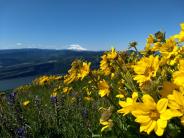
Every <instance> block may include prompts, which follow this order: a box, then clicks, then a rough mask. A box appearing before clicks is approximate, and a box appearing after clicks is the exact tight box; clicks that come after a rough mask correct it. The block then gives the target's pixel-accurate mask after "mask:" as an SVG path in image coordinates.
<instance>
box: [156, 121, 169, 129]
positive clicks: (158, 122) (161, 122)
mask: <svg viewBox="0 0 184 138" xmlns="http://www.w3.org/2000/svg"><path fill="white" fill-rule="evenodd" d="M166 126H167V121H166V120H162V119H158V120H157V127H158V128H166Z"/></svg>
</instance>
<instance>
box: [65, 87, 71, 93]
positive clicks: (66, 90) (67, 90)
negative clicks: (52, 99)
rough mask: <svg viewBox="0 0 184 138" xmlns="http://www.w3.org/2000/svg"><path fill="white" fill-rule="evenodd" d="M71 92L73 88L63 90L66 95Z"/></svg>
mask: <svg viewBox="0 0 184 138" xmlns="http://www.w3.org/2000/svg"><path fill="white" fill-rule="evenodd" d="M71 90H72V88H71V87H64V88H63V92H64V93H66V94H68V93H69V92H70V91H71Z"/></svg>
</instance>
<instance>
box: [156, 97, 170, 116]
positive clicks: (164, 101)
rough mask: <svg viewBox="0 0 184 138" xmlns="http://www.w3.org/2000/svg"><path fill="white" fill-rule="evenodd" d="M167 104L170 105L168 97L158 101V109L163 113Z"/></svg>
mask: <svg viewBox="0 0 184 138" xmlns="http://www.w3.org/2000/svg"><path fill="white" fill-rule="evenodd" d="M167 105H168V99H166V98H162V99H160V100H159V101H158V103H157V111H158V112H159V113H163V112H164V111H165V110H166V108H167Z"/></svg>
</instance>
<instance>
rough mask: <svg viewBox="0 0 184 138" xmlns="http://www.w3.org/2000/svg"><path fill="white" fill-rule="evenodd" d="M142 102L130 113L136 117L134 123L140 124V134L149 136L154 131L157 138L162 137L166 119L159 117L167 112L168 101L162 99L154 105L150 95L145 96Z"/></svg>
mask: <svg viewBox="0 0 184 138" xmlns="http://www.w3.org/2000/svg"><path fill="white" fill-rule="evenodd" d="M142 101H143V103H142V104H140V105H138V106H137V109H136V110H135V111H133V112H132V114H133V115H134V116H135V117H136V119H135V121H136V122H138V123H140V132H143V131H144V132H146V133H147V134H150V132H151V131H153V130H154V131H155V133H156V134H157V135H158V136H162V135H163V133H164V129H165V128H166V126H167V120H168V119H167V118H164V117H161V116H162V114H163V113H165V112H166V110H167V105H168V99H166V98H162V99H160V100H159V101H158V102H157V103H155V101H154V99H153V98H152V97H151V96H150V95H148V94H145V95H143V97H142Z"/></svg>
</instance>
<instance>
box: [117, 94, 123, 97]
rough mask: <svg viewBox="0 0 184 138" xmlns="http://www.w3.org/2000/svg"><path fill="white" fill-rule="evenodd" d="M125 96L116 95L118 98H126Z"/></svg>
mask: <svg viewBox="0 0 184 138" xmlns="http://www.w3.org/2000/svg"><path fill="white" fill-rule="evenodd" d="M124 97H125V96H124V95H123V94H118V95H116V98H124Z"/></svg>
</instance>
